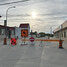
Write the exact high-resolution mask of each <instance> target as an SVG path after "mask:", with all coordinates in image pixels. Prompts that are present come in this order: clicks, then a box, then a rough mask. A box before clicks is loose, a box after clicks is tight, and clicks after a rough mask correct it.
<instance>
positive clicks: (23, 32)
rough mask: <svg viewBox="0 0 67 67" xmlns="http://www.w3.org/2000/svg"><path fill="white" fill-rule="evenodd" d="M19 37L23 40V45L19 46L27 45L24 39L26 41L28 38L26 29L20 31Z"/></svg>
mask: <svg viewBox="0 0 67 67" xmlns="http://www.w3.org/2000/svg"><path fill="white" fill-rule="evenodd" d="M21 37H23V38H24V44H21V45H27V44H25V39H26V37H28V30H27V29H22V30H21Z"/></svg>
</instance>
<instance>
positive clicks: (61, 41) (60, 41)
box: [59, 40, 63, 49]
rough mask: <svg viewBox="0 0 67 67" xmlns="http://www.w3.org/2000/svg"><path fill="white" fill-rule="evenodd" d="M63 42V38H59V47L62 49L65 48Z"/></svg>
mask: <svg viewBox="0 0 67 67" xmlns="http://www.w3.org/2000/svg"><path fill="white" fill-rule="evenodd" d="M62 43H63V40H59V48H60V49H63V46H62Z"/></svg>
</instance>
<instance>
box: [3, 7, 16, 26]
mask: <svg viewBox="0 0 67 67" xmlns="http://www.w3.org/2000/svg"><path fill="white" fill-rule="evenodd" d="M11 8H15V6H12V7H9V8H8V9H7V11H6V20H5V24H4V25H5V26H7V15H8V11H9V9H11Z"/></svg>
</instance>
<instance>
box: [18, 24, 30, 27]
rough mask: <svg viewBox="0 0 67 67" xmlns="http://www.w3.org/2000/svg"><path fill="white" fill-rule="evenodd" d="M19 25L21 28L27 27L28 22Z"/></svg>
mask: <svg viewBox="0 0 67 67" xmlns="http://www.w3.org/2000/svg"><path fill="white" fill-rule="evenodd" d="M19 27H21V28H28V27H29V24H28V23H26V24H20V26H19Z"/></svg>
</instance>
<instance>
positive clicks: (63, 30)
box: [54, 21, 67, 40]
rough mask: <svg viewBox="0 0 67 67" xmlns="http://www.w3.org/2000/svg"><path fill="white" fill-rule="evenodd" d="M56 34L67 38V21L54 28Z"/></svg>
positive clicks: (58, 36) (64, 38) (60, 37)
mask: <svg viewBox="0 0 67 67" xmlns="http://www.w3.org/2000/svg"><path fill="white" fill-rule="evenodd" d="M54 36H55V37H56V38H59V39H63V40H67V21H65V22H64V23H63V24H61V25H60V26H59V27H58V28H56V29H55V30H54Z"/></svg>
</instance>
